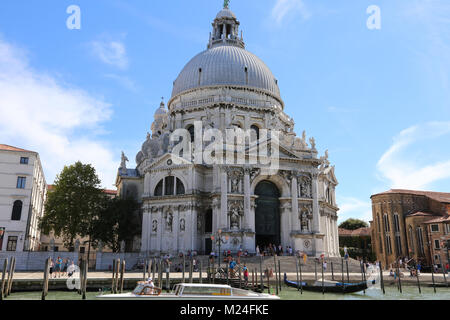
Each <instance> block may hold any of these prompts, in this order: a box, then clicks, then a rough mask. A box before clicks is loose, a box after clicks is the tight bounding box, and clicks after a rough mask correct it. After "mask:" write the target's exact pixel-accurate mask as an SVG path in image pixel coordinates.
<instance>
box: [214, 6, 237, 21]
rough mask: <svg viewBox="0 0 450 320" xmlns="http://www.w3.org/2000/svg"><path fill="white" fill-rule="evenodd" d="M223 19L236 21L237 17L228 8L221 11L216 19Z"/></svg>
mask: <svg viewBox="0 0 450 320" xmlns="http://www.w3.org/2000/svg"><path fill="white" fill-rule="evenodd" d="M221 18H230V19H236V15H235V14H234V13H233V11H231V10H230V9H228V8H223V9H222V10H220V12H219V13H218V14H217V16H216V19H221Z"/></svg>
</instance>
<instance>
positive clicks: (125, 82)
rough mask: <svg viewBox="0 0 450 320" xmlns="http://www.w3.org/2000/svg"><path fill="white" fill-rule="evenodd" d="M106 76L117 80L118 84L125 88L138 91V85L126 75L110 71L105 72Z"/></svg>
mask: <svg viewBox="0 0 450 320" xmlns="http://www.w3.org/2000/svg"><path fill="white" fill-rule="evenodd" d="M104 77H105V78H108V79H112V80H114V81H116V82H117V83H118V84H120V85H121V86H122V87H124V88H125V89H128V90H130V91H133V92H136V91H137V86H136V84H135V83H134V81H133V80H131V79H130V78H128V77H126V76H119V75H117V74H111V73H109V74H105V75H104Z"/></svg>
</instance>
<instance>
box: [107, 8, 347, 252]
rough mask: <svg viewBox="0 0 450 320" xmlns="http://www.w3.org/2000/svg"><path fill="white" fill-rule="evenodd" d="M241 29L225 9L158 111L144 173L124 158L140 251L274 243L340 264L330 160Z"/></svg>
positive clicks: (143, 156)
mask: <svg viewBox="0 0 450 320" xmlns="http://www.w3.org/2000/svg"><path fill="white" fill-rule="evenodd" d="M239 27H240V22H239V21H238V19H237V18H236V16H235V14H234V13H233V12H232V11H231V10H230V9H229V8H228V6H225V7H224V8H223V10H221V11H220V12H219V13H218V15H217V16H216V18H215V19H214V21H213V24H212V28H213V30H212V33H211V34H210V38H209V43H208V46H207V50H205V51H203V52H201V53H200V54H198V55H197V56H195V57H194V58H193V59H192V60H190V61H189V62H188V64H187V65H186V66H185V67H184V69H183V70H182V71H181V73H180V74H179V76H178V78H177V79H176V80H175V81H174V83H173V91H172V97H171V98H170V100H169V101H168V103H167V108H166V106H165V104H164V103H161V105H160V107H159V108H158V109H157V111H156V113H155V117H154V122H153V123H152V125H151V134H150V133H148V134H147V139H146V140H145V142H144V143H143V145H142V149H141V150H140V151H139V152H138V154H137V156H136V164H137V167H136V168H135V169H129V168H127V166H126V162H127V160H128V159H127V158H126V157H125V155H122V163H121V166H120V168H119V171H118V176H117V181H116V184H117V187H118V192H119V194H120V196H122V197H126V196H130V195H133V196H135V197H136V198H137V199H138V200H139V201H140V202H141V203H142V210H141V214H142V235H141V237H140V239H137V240H136V241H135V242H136V243H135V245H134V247H135V249H137V250H140V252H141V253H142V254H145V255H155V254H161V253H162V254H166V253H170V254H177V253H179V252H184V253H186V252H187V251H188V250H195V251H197V252H199V253H205V254H209V253H210V252H211V251H216V252H217V250H218V245H219V243H218V240H219V238H220V239H221V243H220V245H221V250H231V251H233V252H236V251H238V250H240V249H242V250H247V251H248V252H250V253H255V250H256V246H259V247H260V248H261V247H264V246H266V245H268V244H269V243H271V244H275V245H279V244H281V245H282V246H283V247H287V246H291V247H292V248H293V249H294V251H300V252H304V253H307V254H308V255H310V256H320V255H322V254H325V256H338V255H339V250H338V249H339V244H338V241H339V240H338V227H337V211H338V210H339V209H338V208H337V204H336V198H335V188H336V186H337V184H338V182H337V179H336V177H335V174H334V166H331V165H330V162H329V161H328V152H325V155H324V156H319V155H318V151H317V150H316V142H315V140H314V138H310V139H308V140H307V138H306V133H305V132H303V135H302V137H298V136H297V135H296V134H295V132H294V121H293V119H292V118H290V117H289V116H288V115H287V114H285V113H284V111H283V110H284V102H283V100H282V99H281V95H280V90H279V87H278V82H277V80H276V78H275V77H274V75H273V74H272V72H271V71H270V69H269V68H268V67H267V66H266V65H265V64H264V62H262V61H261V60H260V59H259V58H258V57H257V56H255V55H253V54H252V53H250V52H248V51H247V50H246V49H245V43H244V41H243V38H242V33H241V34H239ZM180 132H181V133H180ZM229 134H231V135H232V136H231V140H229V139H228V138H229ZM233 134H234V135H235V136H233ZM225 140H226V142H225ZM230 141H232V142H233V144H232V145H231V147H230V143H229V142H230ZM213 142H214V143H213ZM219 231H220V236H219Z"/></svg>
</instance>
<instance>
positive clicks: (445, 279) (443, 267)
mask: <svg viewBox="0 0 450 320" xmlns="http://www.w3.org/2000/svg"><path fill="white" fill-rule="evenodd" d="M439 263H440V265H441V270H442V275H443V276H444V281H445V285H446V286H447V288H448V282H447V277H446V276H445V266H444V264H443V263H442V258H441V256H440V255H439Z"/></svg>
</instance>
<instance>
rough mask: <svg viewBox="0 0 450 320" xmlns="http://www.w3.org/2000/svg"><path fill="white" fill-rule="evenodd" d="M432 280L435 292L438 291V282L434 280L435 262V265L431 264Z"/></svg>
mask: <svg viewBox="0 0 450 320" xmlns="http://www.w3.org/2000/svg"><path fill="white" fill-rule="evenodd" d="M431 280H432V281H433V290H434V293H436V282H435V281H434V262H433V265H432V266H431Z"/></svg>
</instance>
